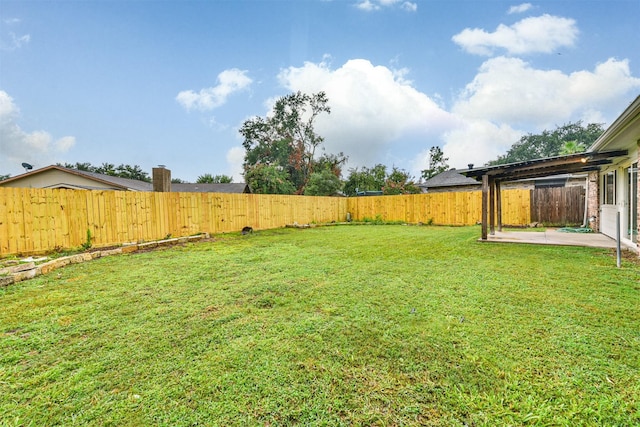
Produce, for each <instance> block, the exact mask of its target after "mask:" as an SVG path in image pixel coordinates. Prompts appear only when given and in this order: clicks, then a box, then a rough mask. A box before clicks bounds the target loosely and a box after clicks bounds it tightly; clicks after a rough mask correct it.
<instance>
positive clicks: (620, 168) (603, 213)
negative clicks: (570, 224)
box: [590, 142, 640, 253]
mask: <svg viewBox="0 0 640 427" xmlns="http://www.w3.org/2000/svg"><path fill="white" fill-rule="evenodd" d="M639 157H640V150H638V142H634V144H633V146H632V147H629V157H627V158H626V159H624V160H622V161H621V162H619V163H618V164H616V165H614V166H612V167H609V168H606V169H602V170H601V171H600V175H599V184H600V185H602V179H603V176H604V175H605V174H606V173H608V172H611V171H615V172H616V182H615V190H614V191H615V203H613V204H604V203H602V202H603V196H602V192H603V191H605V190H604V189H602V190H601V191H600V192H599V194H598V196H597V197H598V200H599V202H600V203H601V205H600V218H599V220H600V226H599V231H600V232H601V233H602V234H604V235H607V236H609V237H611V238H613V239H615V238H616V237H617V232H618V230H617V229H616V223H617V215H618V213H619V214H620V239H621V241H622V243H623V244H625V245H627V246H632V247H636V248H638V249H640V247H638V244H637V242H635V243H634V242H633V241H632V240H631V238H630V236H629V229H630V228H631V224H630V222H631V220H632V215H635V216H636V217H638V218H639V219H640V210H639V209H638V206H636V210H635V213H631V214H630V213H629V209H630V206H632V204H633V203H634V201H633V200H630V197H629V177H628V176H627V175H628V174H627V169H628V168H629V167H631V166H632V165H633V164H634V163H636V162H638V160H639ZM590 203H591V201H590ZM637 231H638V230H636V232H637ZM636 236H637V234H636ZM639 253H640V252H639Z"/></svg>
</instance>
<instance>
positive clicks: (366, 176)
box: [344, 164, 387, 196]
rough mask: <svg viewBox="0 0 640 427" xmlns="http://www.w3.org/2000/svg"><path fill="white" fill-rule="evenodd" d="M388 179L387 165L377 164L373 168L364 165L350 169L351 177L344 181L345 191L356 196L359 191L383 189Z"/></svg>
mask: <svg viewBox="0 0 640 427" xmlns="http://www.w3.org/2000/svg"><path fill="white" fill-rule="evenodd" d="M386 179H387V167H386V166H385V165H382V164H377V165H375V166H374V167H373V168H371V169H369V168H367V167H362V168H361V169H360V170H358V168H353V169H350V170H349V177H348V178H347V180H346V181H345V183H344V193H345V194H346V195H347V196H355V195H356V194H357V192H359V191H382V187H384V184H385V180H386Z"/></svg>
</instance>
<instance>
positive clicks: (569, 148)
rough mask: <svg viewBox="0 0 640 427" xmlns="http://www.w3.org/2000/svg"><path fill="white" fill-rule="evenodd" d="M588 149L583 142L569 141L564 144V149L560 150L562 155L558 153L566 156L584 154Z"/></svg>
mask: <svg viewBox="0 0 640 427" xmlns="http://www.w3.org/2000/svg"><path fill="white" fill-rule="evenodd" d="M586 149H587V147H586V146H585V145H584V143H582V142H578V141H567V142H565V143H564V144H562V148H561V149H560V153H558V154H560V155H565V154H576V153H582V152H584V151H585V150H586Z"/></svg>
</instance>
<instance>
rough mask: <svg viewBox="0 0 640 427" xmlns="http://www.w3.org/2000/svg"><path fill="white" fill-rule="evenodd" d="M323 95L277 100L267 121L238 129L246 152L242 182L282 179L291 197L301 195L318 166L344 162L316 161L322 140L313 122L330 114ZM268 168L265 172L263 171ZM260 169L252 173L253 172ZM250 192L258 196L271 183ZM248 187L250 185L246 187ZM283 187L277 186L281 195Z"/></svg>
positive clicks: (259, 120) (295, 95)
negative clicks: (286, 183) (284, 180)
mask: <svg viewBox="0 0 640 427" xmlns="http://www.w3.org/2000/svg"><path fill="white" fill-rule="evenodd" d="M327 102H328V99H327V96H326V94H325V93H324V92H319V93H316V94H313V95H307V94H303V93H301V92H296V93H292V94H290V95H287V96H284V97H282V98H280V99H278V100H277V101H276V103H275V105H274V107H273V112H272V114H271V115H268V116H267V117H255V118H253V119H249V120H246V121H245V122H244V123H243V125H242V127H241V128H240V133H241V134H242V136H243V137H244V141H243V143H242V145H243V147H244V148H245V150H246V153H245V158H244V164H243V167H244V173H245V180H246V181H247V183H249V181H250V179H249V177H251V179H252V180H256V179H260V178H261V177H265V178H274V177H275V176H278V177H279V178H278V179H280V177H286V181H288V182H289V184H290V186H291V188H293V191H292V192H291V193H292V194H293V193H295V194H303V193H304V190H305V187H306V186H307V184H308V182H309V178H310V176H311V174H312V173H313V172H315V171H316V170H320V167H319V164H320V163H322V162H331V161H333V162H334V163H336V165H338V166H339V165H341V164H343V163H345V162H346V160H347V159H346V157H345V156H344V155H342V153H341V154H340V155H338V156H335V155H324V156H323V157H324V160H323V158H322V157H321V158H320V159H316V157H315V156H316V151H317V149H318V147H319V146H320V145H321V144H322V142H323V140H324V139H323V138H322V137H321V136H320V135H318V134H317V133H316V132H315V130H314V127H313V126H314V121H315V119H316V118H317V117H318V115H319V114H322V113H327V114H329V113H330V112H331V109H330V108H329V106H328V105H327ZM265 167H269V168H270V169H269V168H265ZM256 168H258V169H260V170H259V171H257V172H254V171H253V169H256ZM258 184H259V185H257V186H254V185H255V183H254V185H252V188H253V189H254V191H256V192H261V190H259V189H262V188H270V187H271V184H273V183H265V185H262V184H260V183H258ZM250 185H251V184H250ZM285 187H287V188H288V186H285V185H279V186H278V188H279V189H280V191H282V190H283V189H284V188H285Z"/></svg>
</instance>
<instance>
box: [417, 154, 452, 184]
mask: <svg viewBox="0 0 640 427" xmlns="http://www.w3.org/2000/svg"><path fill="white" fill-rule="evenodd" d="M448 160H449V158H448V157H444V153H443V152H442V149H441V148H440V147H438V146H434V147H431V149H430V150H429V169H425V170H423V171H422V178H424V179H430V178H433V177H434V176H436V175H438V174H440V173H442V172H445V171H446V170H448V169H449V165H448V164H447V161H448Z"/></svg>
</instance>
